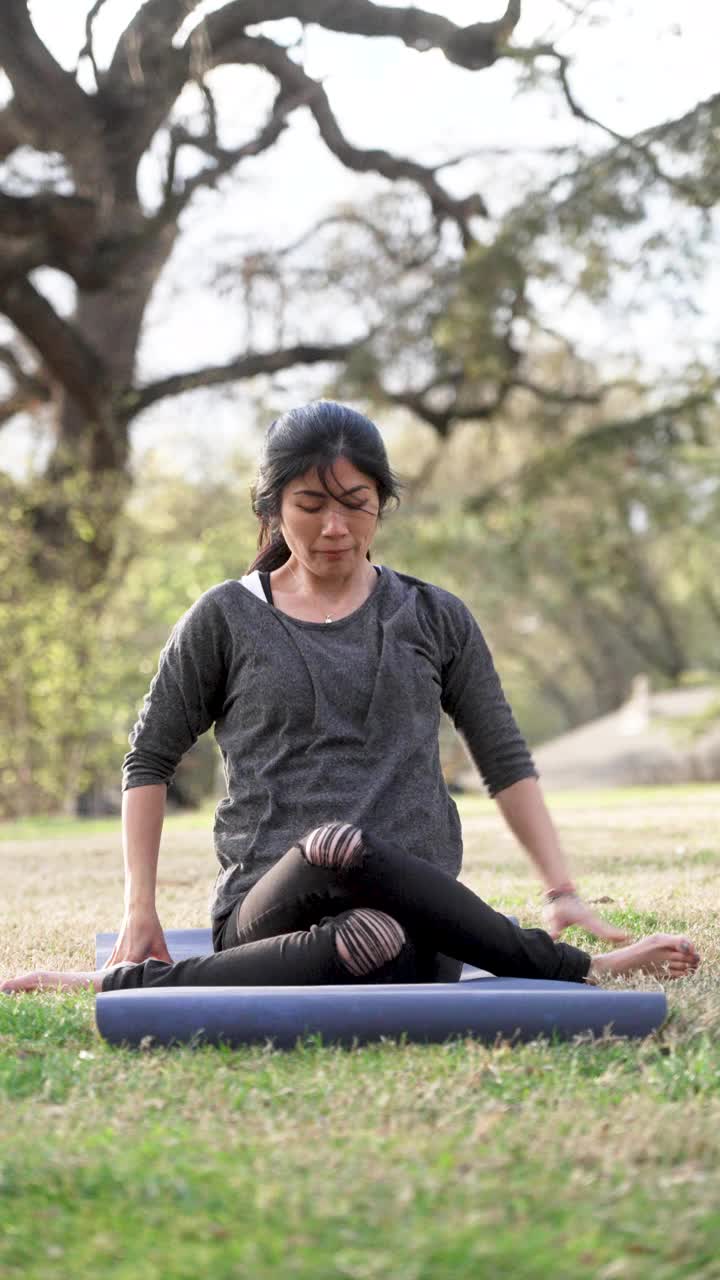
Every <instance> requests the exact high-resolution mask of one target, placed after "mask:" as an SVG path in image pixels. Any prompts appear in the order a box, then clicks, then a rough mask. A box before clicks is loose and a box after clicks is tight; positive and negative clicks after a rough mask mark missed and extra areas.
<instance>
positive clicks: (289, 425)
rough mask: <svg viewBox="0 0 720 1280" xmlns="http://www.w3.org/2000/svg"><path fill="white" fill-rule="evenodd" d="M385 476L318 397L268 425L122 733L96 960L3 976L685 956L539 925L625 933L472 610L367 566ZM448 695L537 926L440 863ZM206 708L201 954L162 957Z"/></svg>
mask: <svg viewBox="0 0 720 1280" xmlns="http://www.w3.org/2000/svg"><path fill="white" fill-rule="evenodd" d="M397 489H398V486H397V482H396V480H395V478H394V476H393V474H392V472H391V470H390V468H389V466H388V461H387V457H386V454H385V449H384V446H383V442H382V438H381V436H380V433H379V431H378V430H377V428H376V427H375V426H374V424H373V423H372V422H370V421H369V420H368V419H367V418H365V417H363V415H361V414H359V413H356V412H355V411H353V410H351V409H348V408H345V407H344V406H341V405H338V404H335V403H332V402H318V403H314V404H310V405H307V406H304V407H302V408H299V409H295V410H292V411H291V412H289V413H287V414H285V415H283V417H281V418H279V419H278V420H277V421H276V422H274V423H273V424H272V426H271V428H270V430H269V432H268V434H267V438H266V442H265V450H264V455H263V458H262V461H261V465H260V470H259V475H258V479H257V483H256V485H255V487H254V489H253V508H254V511H255V513H256V514H257V516H258V518H259V521H260V539H259V546H260V548H261V551H260V554H259V555H258V557H257V559H256V561H255V563H254V565H253V566H252V568H251V570H250V571H249V572H248V574H247V575H245V577H243V578H242V579H240V580H239V581H235V580H232V581H228V582H224V583H222V584H220V585H219V586H216V587H212V588H211V589H210V590H209V591H206V592H205V593H204V595H202V596H201V597H200V599H199V600H198V601H196V603H195V604H194V605H193V606H192V608H190V609H189V610H188V612H187V613H186V614H185V615H184V617H183V618H181V620H180V621H179V622H178V624H177V625H176V627H175V628H174V630H173V632H172V634H171V636H170V639H169V641H168V643H167V645H166V647H165V648H164V650H163V652H162V654H161V657H160V663H159V668H158V671H157V674H156V675H155V677H154V679H153V681H152V684H151V686H150V690H149V692H148V694H147V697H146V699H145V703H144V706H143V708H142V710H141V712H140V716H139V719H138V721H137V724H136V725H135V728H134V730H133V732H132V734H131V736H130V744H131V750H130V751H129V753H128V755H127V756H126V758H125V761H124V778H123V789H124V796H123V834H124V853H125V877H126V881H125V887H126V892H125V899H126V908H125V915H124V919H123V921H122V925H121V928H120V932H119V935H118V941H117V945H116V947H115V949H114V951H113V954H112V956H111V957H110V959H109V961H108V965H107V966H106V968H105V969H103V970H99V971H97V972H85V973H79V974H78V973H73V974H56V973H34V974H28V975H25V976H24V977H20V978H16V979H12V980H9V981H8V982H5V983H4V984H2V987H1V988H0V989H2V990H3V991H6V992H14V991H20V990H33V989H37V988H41V987H48V986H53V987H59V988H62V989H67V988H73V987H79V986H88V985H89V986H91V987H92V988H93V989H94V990H96V991H101V990H102V991H110V990H117V989H119V988H127V987H140V986H178V985H181V986H192V985H263V984H282V985H287V984H296V985H297V984H302V985H304V984H312V983H353V982H390V981H405V982H407V981H410V982H415V981H437V980H441V979H443V980H456V979H457V978H458V977H459V974H460V970H461V968H462V963H463V961H467V962H469V963H471V964H476V965H478V966H479V967H480V968H483V969H488V970H490V971H491V972H493V973H496V974H501V975H511V976H523V977H536V978H557V979H565V980H570V981H577V982H583V981H594V980H596V979H597V977H598V976H599V975H601V974H602V973H607V972H614V973H629V972H631V971H633V970H641V969H642V970H649V971H653V972H663V973H665V974H667V976H669V977H672V978H675V977H681V976H683V975H685V974H688V973H690V972H691V971H692V970H693V969H694V968H695V967H696V966H697V964H698V963H699V957H698V955H697V953H696V951H695V949H694V947H693V946H692V944H691V943H690V942H689V941H688V939H686V938H683V937H680V936H673V935H665V934H663V935H655V936H653V937H651V938H648V939H645V940H643V941H641V942H637V943H635V944H633V945H630V946H626V947H623V948H621V949H619V950H616V951H611V952H608V953H605V954H601V955H598V956H594V957H591V956H590V955H589V954H587V953H586V952H584V951H581V950H579V949H578V948H577V947H572V946H569V945H568V944H566V943H563V942H558V941H557V940H556V939H557V938H558V935H559V934H560V932H561V931H562V930H563V929H564V928H565V927H566V926H567V925H569V924H580V925H582V926H584V927H585V928H586V929H587V930H589V931H590V932H592V933H594V934H596V935H598V936H601V937H604V938H607V939H611V940H616V941H619V940H625V939H626V935H625V934H623V933H622V932H621V931H619V930H617V929H613V928H612V927H610V926H609V925H607V924H605V923H604V922H603V921H602V920H600V919H599V918H598V917H597V916H596V915H595V914H594V913H593V912H592V911H591V910H590V909H589V908H588V907H587V906H586V905H585V904H584V903H583V902H582V901H581V900H580V898H579V897H578V895H577V893H576V890H575V888H574V886H573V884H572V882H571V880H570V877H569V874H568V870H567V866H566V862H565V858H564V855H563V853H562V850H561V848H560V845H559V843H558V839H557V835H556V833H555V830H554V828H553V825H552V823H551V820H550V817H549V815H548V812H547V810H546V808H545V805H544V802H543V799H542V795H541V792H540V788H539V786H538V782H537V775H536V773H535V769H534V767H533V763H532V759H531V757H530V754H529V752H528V749H527V747H526V745H525V742H524V740H523V738H522V737H521V735H520V733H519V731H518V729H517V726H516V724H515V721H514V720H513V716H512V713H511V710H510V707H509V706H508V704H507V702H506V700H505V698H504V695H503V692H502V689H501V686H500V682H499V680H498V677H497V674H496V672H495V668H494V666H493V662H492V658H491V656H490V653H489V651H488V648H487V645H486V644H485V641H484V640H483V637H482V635H481V633H480V630H479V628H478V626H477V624H476V623H475V621H474V619H473V617H472V615H471V614H470V613H469V611H468V610H467V608H466V607H465V605H464V604H463V603H462V601H460V600H459V599H458V598H457V597H456V596H453V595H451V594H450V593H449V592H446V591H444V590H443V589H442V588H439V587H435V586H431V585H429V584H428V583H425V582H422V581H419V580H417V579H415V578H411V577H408V576H406V575H403V574H399V573H395V572H394V571H393V570H392V569H389V568H385V567H383V568H382V569H380V568H378V567H377V566H375V565H374V564H373V562H372V560H371V558H370V548H371V544H372V539H373V535H374V533H375V530H376V528H377V524H378V521H379V519H380V518H381V516H382V514H383V512H384V510H385V509H386V507H387V506H388V504H389V503H391V502H392V501H395V500H397ZM441 709H442V710H444V711H446V712H447V713H448V714H449V715H450V716H451V717H452V719H453V720H454V722H455V725H456V726H457V728H458V730H459V731H460V732H461V734H462V735H463V736H464V738H465V740H466V742H467V745H468V747H469V750H470V752H471V755H472V757H473V759H474V761H475V763H476V764H477V766H478V769H479V770H480V772H481V774H482V776H483V778H484V780H485V782H486V784H487V786H488V789H489V791H490V793H491V795H493V796H494V797H495V799H496V800H497V802H498V805H499V807H500V809H501V812H502V814H503V817H504V818H505V820H506V822H507V823H508V825H509V827H510V828H511V830H512V831H513V832H514V833H515V835H516V836H517V837H518V839H519V840H520V842H521V843H522V844H523V845H524V846H525V848H526V849H527V850H528V852H529V854H530V856H531V857H532V859H533V860H534V862H535V864H536V866H537V869H538V872H539V874H540V877H541V879H542V881H543V882H544V885H545V890H546V893H545V896H546V903H547V917H548V920H547V922H548V927H549V932H545V931H543V930H540V929H521V928H518V927H517V926H516V925H514V924H512V923H511V922H510V921H509V920H508V919H507V918H506V917H505V916H504V915H500V914H498V913H497V912H495V911H493V910H492V909H491V908H490V907H488V906H487V905H486V904H485V903H484V902H483V901H482V900H481V899H480V898H478V897H477V896H476V895H475V894H473V893H471V892H470V890H469V889H467V888H466V887H465V886H463V885H461V884H459V883H458V882H457V880H456V879H455V877H456V876H457V874H458V872H459V870H460V864H461V858H462V842H461V833H460V823H459V819H458V814H457V810H456V808H455V805H454V803H453V801H452V799H451V798H450V796H449V794H448V791H447V788H446V786H445V783H444V781H443V777H442V773H441V769H440V761H439V752H438V725H439V718H440V712H441ZM213 724H214V726H215V736H216V739H217V741H218V744H219V746H220V750H221V752H222V755H223V761H224V765H225V772H226V778H227V790H228V794H227V797H226V798H225V799H224V800H222V801H221V802H220V804H219V806H218V809H217V813H216V819H215V827H214V834H215V847H216V852H217V855H218V859H219V862H220V864H221V865H220V871H219V872H218V876H217V879H216V883H215V888H214V893H213V897H212V903H211V915H212V924H213V945H214V953H213V955H211V956H206V957H196V958H193V959H190V960H184V961H180V962H179V963H177V964H173V963H172V962H171V959H170V956H169V953H168V951H167V947H166V944H165V938H164V935H163V931H162V927H161V924H160V921H159V919H158V916H157V913H156V909H155V883H156V873H157V859H158V850H159V844H160V835H161V830H162V823H163V815H164V809H165V796H166V789H167V784H168V783H169V782H170V781H171V779H172V776H173V773H174V770H175V768H176V766H177V764H178V762H179V760H180V759H181V757H182V756H183V754H184V753H185V752H186V751H187V750H188V748H189V747H190V746H192V744H193V742H194V741H195V740H196V738H197V737H198V735H199V734H201V733H204V732H205V730H207V729H208V728H210V726H211V725H213Z"/></svg>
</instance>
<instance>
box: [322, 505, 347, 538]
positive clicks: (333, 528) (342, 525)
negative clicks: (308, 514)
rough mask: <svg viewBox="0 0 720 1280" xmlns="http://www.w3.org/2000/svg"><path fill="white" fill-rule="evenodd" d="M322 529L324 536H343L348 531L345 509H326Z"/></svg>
mask: <svg viewBox="0 0 720 1280" xmlns="http://www.w3.org/2000/svg"><path fill="white" fill-rule="evenodd" d="M322 531H323V534H324V536H325V537H326V538H344V537H345V536H346V535H347V531H348V523H347V515H346V513H345V511H343V510H342V509H340V508H336V509H335V510H332V509H330V510H328V511H327V512H326V513H325V519H324V520H323V529H322Z"/></svg>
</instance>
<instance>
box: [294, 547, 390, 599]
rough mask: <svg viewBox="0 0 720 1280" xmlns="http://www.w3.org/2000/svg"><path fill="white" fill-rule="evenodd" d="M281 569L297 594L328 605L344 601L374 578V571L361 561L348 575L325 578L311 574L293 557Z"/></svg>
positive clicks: (368, 562) (368, 563) (369, 565)
mask: <svg viewBox="0 0 720 1280" xmlns="http://www.w3.org/2000/svg"><path fill="white" fill-rule="evenodd" d="M283 568H285V569H287V570H288V571H289V574H290V576H291V581H293V582H294V584H295V587H296V590H297V591H298V592H299V593H301V594H302V595H304V596H314V597H316V598H318V599H320V600H323V601H327V602H328V604H330V605H331V604H333V603H339V602H341V601H343V600H345V599H346V597H347V596H348V595H350V593H351V592H352V591H353V590H355V589H360V588H361V587H364V586H367V585H368V584H369V583H370V582H372V581H373V580H374V577H375V570H374V569H373V567H372V565H371V563H370V561H369V560H363V561H362V563H361V564H359V565H357V566H356V568H354V569H353V570H351V571H350V572H349V573H345V574H342V575H341V574H338V575H333V576H332V577H327V578H326V577H320V576H319V575H318V574H314V573H312V571H311V570H309V569H307V568H306V566H305V565H303V564H301V563H300V561H299V560H296V559H295V557H294V556H291V557H290V559H289V560H288V561H287V562H286V564H285V565H284V566H283Z"/></svg>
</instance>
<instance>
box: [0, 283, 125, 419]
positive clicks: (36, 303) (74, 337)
mask: <svg viewBox="0 0 720 1280" xmlns="http://www.w3.org/2000/svg"><path fill="white" fill-rule="evenodd" d="M2 309H3V312H4V314H5V315H6V316H7V317H8V319H9V320H11V321H12V323H13V324H14V325H15V327H16V329H18V330H19V332H20V333H21V334H22V335H23V336H24V337H25V338H27V340H28V342H30V343H32V345H33V347H34V348H35V350H36V351H37V352H38V354H39V355H40V356H41V358H42V360H43V361H44V362H45V365H46V367H47V369H48V371H49V372H50V373H51V374H52V375H53V377H55V378H56V379H57V381H58V382H59V383H60V385H61V386H62V387H64V388H65V390H66V391H67V392H68V394H69V395H70V396H72V398H73V399H74V400H75V401H76V402H77V403H78V404H79V405H80V406H81V407H82V409H83V410H84V412H85V413H87V414H88V415H89V416H90V417H91V418H97V417H99V416H100V415H101V411H102V408H103V404H104V401H105V400H106V398H107V395H108V391H109V387H108V378H107V374H106V370H105V366H104V364H103V362H102V361H101V360H100V358H99V356H98V355H97V353H96V352H95V351H94V350H93V349H92V347H91V346H90V345H89V344H88V343H87V342H86V341H85V340H84V338H83V337H82V336H81V335H80V334H79V333H78V332H77V330H76V329H74V328H73V326H72V325H71V324H70V323H69V322H68V321H67V320H63V319H62V318H61V317H60V316H59V315H58V314H57V312H56V311H55V310H54V309H53V308H52V307H51V305H50V303H49V302H48V301H47V299H46V298H44V297H43V295H42V294H41V293H39V292H38V291H37V289H35V288H34V287H33V286H32V285H31V284H30V282H29V280H18V281H13V282H12V283H11V284H9V285H8V286H7V287H6V289H5V290H4V293H3V299H2Z"/></svg>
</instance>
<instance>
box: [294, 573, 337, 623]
mask: <svg viewBox="0 0 720 1280" xmlns="http://www.w3.org/2000/svg"><path fill="white" fill-rule="evenodd" d="M288 569H289V570H290V572H291V574H292V576H293V578H294V579H295V581H296V582H297V585H298V587H300V591H302V587H301V586H300V582H299V579H298V576H297V574H296V572H295V570H294V569H293V567H292V565H291V564H288ZM325 622H332V618H331V617H330V614H329V613H326V614H325Z"/></svg>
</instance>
